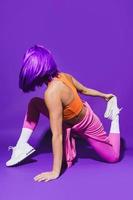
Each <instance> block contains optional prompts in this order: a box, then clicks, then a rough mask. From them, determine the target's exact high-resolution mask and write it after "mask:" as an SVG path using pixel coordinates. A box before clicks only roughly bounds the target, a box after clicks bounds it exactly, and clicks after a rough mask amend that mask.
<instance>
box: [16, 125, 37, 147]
mask: <svg viewBox="0 0 133 200" xmlns="http://www.w3.org/2000/svg"><path fill="white" fill-rule="evenodd" d="M32 132H33V130H32V129H29V128H22V131H21V135H20V137H19V139H18V142H17V145H16V146H21V145H22V144H24V143H27V142H28V140H29V138H30V136H31V134H32Z"/></svg>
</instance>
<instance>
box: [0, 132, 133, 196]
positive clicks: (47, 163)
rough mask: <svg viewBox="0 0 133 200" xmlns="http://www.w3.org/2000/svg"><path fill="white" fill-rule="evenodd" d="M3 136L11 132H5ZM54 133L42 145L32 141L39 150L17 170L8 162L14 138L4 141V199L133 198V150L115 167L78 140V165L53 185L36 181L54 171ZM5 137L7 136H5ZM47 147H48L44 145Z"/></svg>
mask: <svg viewBox="0 0 133 200" xmlns="http://www.w3.org/2000/svg"><path fill="white" fill-rule="evenodd" d="M2 134H7V132H4V131H2ZM49 137H50V134H44V136H43V138H40V140H39V142H38V141H36V139H35V138H34V140H33V139H32V141H31V143H32V145H34V146H35V147H36V149H37V151H36V153H35V154H34V155H32V157H31V158H28V159H27V160H25V161H24V162H23V163H22V164H21V165H19V166H17V167H12V168H7V167H5V162H6V161H7V160H8V159H9V157H10V155H11V152H8V151H7V148H8V145H11V144H13V143H14V139H12V138H9V139H8V141H1V143H2V145H1V147H0V148H1V149H0V150H1V152H2V153H1V168H0V190H1V192H0V199H1V200H18V199H19V200H20V199H26V200H27V199H28V198H30V199H32V200H36V199H41V198H42V199H48V200H52V199H55V198H56V199H58V200H66V199H67V200H68V199H69V200H71V199H77V200H78V199H91V200H93V199H96V200H97V199H102V200H104V199H105V200H107V199H108V200H109V199H121V200H125V199H127V200H132V199H133V189H132V183H133V159H132V154H133V149H128V148H127V149H126V150H125V153H124V154H123V158H122V159H121V161H120V162H118V163H115V164H109V163H105V162H103V161H100V158H99V157H98V156H97V155H96V154H95V152H94V151H93V149H91V148H90V147H89V146H87V145H86V143H85V142H84V141H83V140H79V139H77V155H78V160H77V162H76V163H75V164H74V165H73V166H72V167H71V168H70V169H68V170H65V171H63V172H62V175H61V176H60V178H58V179H57V180H55V181H51V182H47V183H45V182H41V183H37V182H34V180H33V177H34V176H35V175H37V174H38V173H40V172H43V171H47V170H50V169H51V163H52V153H51V143H50V138H49ZM3 138H4V137H3ZM43 144H44V145H43Z"/></svg>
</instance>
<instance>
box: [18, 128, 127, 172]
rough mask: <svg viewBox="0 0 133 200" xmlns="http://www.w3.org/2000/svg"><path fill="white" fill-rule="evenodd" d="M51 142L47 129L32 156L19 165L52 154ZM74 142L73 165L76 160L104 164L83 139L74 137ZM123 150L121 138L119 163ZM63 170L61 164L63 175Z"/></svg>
mask: <svg viewBox="0 0 133 200" xmlns="http://www.w3.org/2000/svg"><path fill="white" fill-rule="evenodd" d="M51 140H52V133H51V130H50V129H48V130H47V131H45V132H44V133H43V134H42V138H41V139H40V141H39V142H38V143H37V145H36V146H35V149H36V152H35V153H34V154H33V155H32V156H30V157H28V158H27V159H25V160H24V161H23V162H21V163H20V164H19V165H22V164H28V163H31V162H36V159H34V157H35V156H37V155H39V154H42V153H50V152H52V142H51ZM75 140H76V151H77V157H76V159H75V160H74V162H73V165H74V164H75V163H76V162H77V161H78V158H89V159H94V160H97V161H100V162H105V161H104V160H103V159H102V158H101V157H100V156H99V155H98V154H97V153H96V152H95V151H94V150H93V149H92V147H91V146H90V145H89V144H88V143H87V142H86V141H85V140H84V139H83V138H81V137H79V136H76V138H75ZM125 150H126V143H125V140H124V139H123V138H122V137H121V147H120V161H121V160H122V159H123V157H124V154H125ZM65 170H66V164H65V163H63V166H62V173H64V171H65Z"/></svg>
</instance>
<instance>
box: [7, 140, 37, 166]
mask: <svg viewBox="0 0 133 200" xmlns="http://www.w3.org/2000/svg"><path fill="white" fill-rule="evenodd" d="M9 149H12V150H13V152H12V156H11V159H10V160H8V161H7V162H6V166H7V167H10V166H13V165H16V164H18V163H19V162H21V161H22V160H24V159H25V158H27V157H28V156H29V155H31V154H32V153H33V152H34V151H35V149H34V148H33V147H32V146H31V145H29V144H28V143H25V144H23V145H22V146H18V147H17V146H15V147H12V146H10V147H9Z"/></svg>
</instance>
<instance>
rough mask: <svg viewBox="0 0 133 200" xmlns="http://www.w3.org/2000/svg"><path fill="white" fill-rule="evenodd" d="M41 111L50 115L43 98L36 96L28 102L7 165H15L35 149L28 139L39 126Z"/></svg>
mask: <svg viewBox="0 0 133 200" xmlns="http://www.w3.org/2000/svg"><path fill="white" fill-rule="evenodd" d="M40 113H42V114H43V115H45V116H46V117H48V110H47V108H46V106H45V102H44V100H43V99H41V98H39V97H35V98H33V99H31V101H30V102H29V104H28V110H27V113H26V115H25V118H24V123H23V128H22V131H21V134H20V137H19V140H18V142H17V145H16V146H15V147H10V148H11V149H12V150H13V152H12V156H11V158H10V160H8V161H7V162H6V166H8V167H9V166H14V165H16V164H18V163H19V162H21V161H22V160H24V159H25V158H26V157H28V156H29V155H31V154H32V153H33V152H34V151H35V149H34V148H33V147H32V146H31V145H29V144H28V140H29V138H30V136H31V134H32V132H33V130H34V129H35V127H36V126H37V123H38V121H39V116H40Z"/></svg>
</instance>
